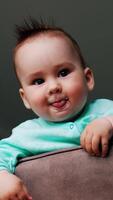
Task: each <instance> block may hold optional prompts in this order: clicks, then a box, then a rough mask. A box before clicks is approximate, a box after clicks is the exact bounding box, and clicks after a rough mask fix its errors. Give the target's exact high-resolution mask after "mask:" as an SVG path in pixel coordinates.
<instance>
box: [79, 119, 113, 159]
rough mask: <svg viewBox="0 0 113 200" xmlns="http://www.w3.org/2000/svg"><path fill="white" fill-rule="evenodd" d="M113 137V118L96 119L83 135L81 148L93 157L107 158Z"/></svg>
mask: <svg viewBox="0 0 113 200" xmlns="http://www.w3.org/2000/svg"><path fill="white" fill-rule="evenodd" d="M112 136H113V116H107V117H103V118H99V119H95V120H94V121H92V122H91V123H90V124H88V125H87V126H86V128H85V130H84V131H83V133H82V135H81V146H82V147H83V148H84V149H85V150H86V151H87V152H88V153H89V154H91V155H96V156H100V155H102V157H105V156H106V155H107V153H108V147H109V140H110V139H111V137H112Z"/></svg>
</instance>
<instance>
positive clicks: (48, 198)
mask: <svg viewBox="0 0 113 200" xmlns="http://www.w3.org/2000/svg"><path fill="white" fill-rule="evenodd" d="M16 175H18V176H19V177H21V178H22V179H23V181H24V182H25V184H26V186H27V188H28V190H29V193H30V194H31V195H32V197H33V200H112V199H113V146H111V148H110V152H109V155H108V156H107V157H106V158H101V157H92V156H90V155H88V154H87V153H86V152H85V151H84V150H83V149H81V148H78V149H67V150H60V151H57V152H50V153H46V154H41V155H38V156H33V157H29V158H26V159H23V160H21V162H20V163H19V165H18V166H17V168H16Z"/></svg>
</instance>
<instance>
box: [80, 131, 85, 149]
mask: <svg viewBox="0 0 113 200" xmlns="http://www.w3.org/2000/svg"><path fill="white" fill-rule="evenodd" d="M80 144H81V146H82V148H83V149H84V148H85V132H83V133H82V135H81V137H80Z"/></svg>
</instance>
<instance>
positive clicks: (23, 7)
mask: <svg viewBox="0 0 113 200" xmlns="http://www.w3.org/2000/svg"><path fill="white" fill-rule="evenodd" d="M28 16H33V17H34V18H36V19H39V17H40V16H41V17H44V18H48V19H49V18H50V19H51V18H54V20H55V21H56V24H57V25H60V26H62V27H63V28H64V29H65V30H66V31H68V32H69V33H70V34H72V36H73V37H74V38H75V39H76V40H77V41H78V43H79V45H80V47H81V50H82V53H83V55H84V57H85V58H86V61H87V63H88V64H89V65H90V66H91V67H92V69H93V71H94V75H95V82H96V85H95V90H94V92H93V93H92V96H91V98H110V99H113V88H112V85H113V80H112V79H113V75H112V74H113V22H112V21H113V1H112V0H108V1H106V0H99V1H98V0H95V1H91V0H85V1H83V0H20V1H18V0H11V1H7V0H1V1H0V138H3V137H6V136H8V135H10V134H11V129H12V128H13V127H15V126H16V125H18V124H19V123H20V122H22V121H24V120H26V119H30V118H32V117H36V116H35V115H34V114H33V113H32V112H30V111H27V110H26V109H25V108H24V106H23V103H22V101H21V99H20V97H19V94H18V83H17V80H16V77H15V75H14V71H13V62H12V50H13V48H14V45H15V33H14V29H15V28H14V27H15V24H21V22H23V19H24V18H27V17H28Z"/></svg>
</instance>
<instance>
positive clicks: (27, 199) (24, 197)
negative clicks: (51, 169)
mask: <svg viewBox="0 0 113 200" xmlns="http://www.w3.org/2000/svg"><path fill="white" fill-rule="evenodd" d="M19 200H32V197H31V196H30V195H29V194H28V191H27V189H26V187H25V186H23V190H22V192H21V194H19Z"/></svg>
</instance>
